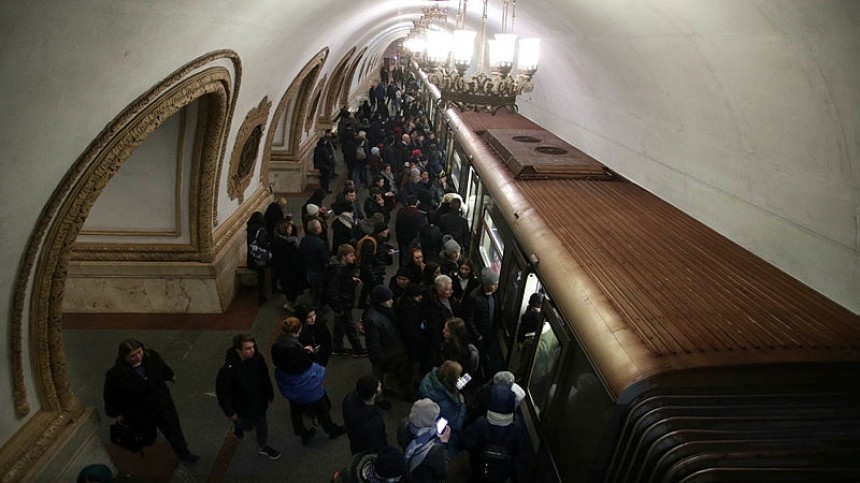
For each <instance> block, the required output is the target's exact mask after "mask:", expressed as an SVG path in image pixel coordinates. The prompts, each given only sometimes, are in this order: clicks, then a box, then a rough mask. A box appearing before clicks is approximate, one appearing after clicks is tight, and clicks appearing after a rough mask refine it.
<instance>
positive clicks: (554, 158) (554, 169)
mask: <svg viewBox="0 0 860 483" xmlns="http://www.w3.org/2000/svg"><path fill="white" fill-rule="evenodd" d="M483 137H484V141H485V142H486V143H487V144H489V146H490V147H491V148H492V149H493V150H494V151H495V152H496V154H497V155H498V156H499V158H501V160H502V162H504V163H505V165H507V167H508V169H510V170H511V172H512V173H513V174H514V177H516V178H517V179H561V178H577V179H584V178H587V179H612V178H613V176H612V173H611V172H610V171H609V170H607V169H606V167H605V166H603V165H602V164H600V163H599V162H597V160H595V159H594V158H592V157H591V156H589V155H587V154H585V153H583V152H582V151H580V150H579V149H576V148H575V147H573V146H571V145H570V144H567V143H566V142H564V141H562V140H561V139H560V138H559V137H557V136H555V135H554V134H552V133H550V132H548V131H544V130H542V129H540V130H539V129H487V130H486V131H484V134H483Z"/></svg>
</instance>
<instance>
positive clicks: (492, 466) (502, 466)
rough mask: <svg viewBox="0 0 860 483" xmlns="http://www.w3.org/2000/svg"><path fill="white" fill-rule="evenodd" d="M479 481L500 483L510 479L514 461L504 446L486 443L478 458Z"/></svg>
mask: <svg viewBox="0 0 860 483" xmlns="http://www.w3.org/2000/svg"><path fill="white" fill-rule="evenodd" d="M478 471H479V473H480V476H481V481H492V482H502V481H507V480H508V479H510V478H511V476H512V475H513V471H514V459H513V458H512V457H511V453H510V451H508V448H507V447H506V446H505V445H504V444H496V443H492V442H490V443H488V444H487V446H486V447H485V448H484V450H483V451H481V453H480V455H479V456H478Z"/></svg>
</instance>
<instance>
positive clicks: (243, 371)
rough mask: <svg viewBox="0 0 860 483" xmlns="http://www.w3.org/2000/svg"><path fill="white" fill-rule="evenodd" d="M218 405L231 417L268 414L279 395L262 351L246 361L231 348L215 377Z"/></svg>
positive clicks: (256, 417)
mask: <svg viewBox="0 0 860 483" xmlns="http://www.w3.org/2000/svg"><path fill="white" fill-rule="evenodd" d="M215 394H216V395H217V396H218V405H219V406H221V410H222V411H224V414H225V415H226V416H227V417H230V416H233V415H234V414H238V415H239V417H240V418H249V419H259V418H261V417H262V416H265V414H266V410H267V409H268V408H269V401H271V400H272V399H273V398H274V397H275V393H274V391H273V389H272V380H271V379H269V366H268V365H267V364H266V360H265V359H263V356H261V355H260V353H259V352H256V351H255V352H254V357H252V358H250V359H248V360H244V361H243V360H242V358H241V357H239V354H237V353H236V349H234V348H232V347H231V348H229V349H227V354H226V356H225V363H224V366H223V367H222V368H221V370H219V371H218V377H217V378H216V379H215Z"/></svg>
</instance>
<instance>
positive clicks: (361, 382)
mask: <svg viewBox="0 0 860 483" xmlns="http://www.w3.org/2000/svg"><path fill="white" fill-rule="evenodd" d="M380 394H382V383H381V382H379V379H377V378H376V376H371V375H367V376H362V377H360V378H358V381H357V382H356V383H355V391H352V392H350V393H349V394H347V395H346V397H345V398H344V400H343V425H344V426H345V427H346V435H347V437H348V438H349V449H350V450H351V451H352V454H358V453H361V452H362V451H365V450H378V449H379V448H381V447H383V446H385V445H386V444H388V436H387V435H386V433H385V421H384V420H383V419H382V413H381V412H379V409H377V408H376V398H377V397H378V396H379V395H380Z"/></svg>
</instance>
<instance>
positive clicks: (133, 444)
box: [110, 423, 155, 454]
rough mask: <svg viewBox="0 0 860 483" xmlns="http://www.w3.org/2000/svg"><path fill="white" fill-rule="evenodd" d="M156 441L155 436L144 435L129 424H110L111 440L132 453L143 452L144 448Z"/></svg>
mask: <svg viewBox="0 0 860 483" xmlns="http://www.w3.org/2000/svg"><path fill="white" fill-rule="evenodd" d="M154 441H155V438H152V437H147V436H144V435H142V434H140V433H138V432H137V431H135V430H134V429H133V428H132V427H131V426H129V425H127V424H123V423H113V424H111V425H110V442H111V443H113V444H115V445H117V446H119V447H121V448H125V449H127V450H129V451H131V452H132V453H140V454H143V448H145V447H147V446H149V445H151V444H152V443H153V442H154Z"/></svg>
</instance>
